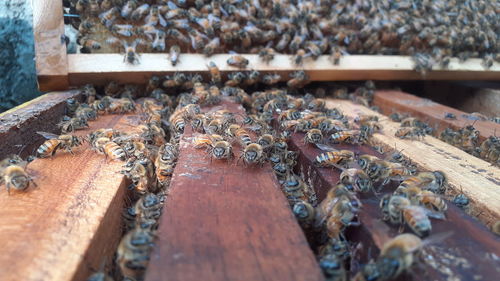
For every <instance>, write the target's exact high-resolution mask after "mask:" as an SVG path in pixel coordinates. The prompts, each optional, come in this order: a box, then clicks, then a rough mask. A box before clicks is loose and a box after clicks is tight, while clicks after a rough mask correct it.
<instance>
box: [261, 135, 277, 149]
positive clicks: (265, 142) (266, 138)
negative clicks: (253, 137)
mask: <svg viewBox="0 0 500 281" xmlns="http://www.w3.org/2000/svg"><path fill="white" fill-rule="evenodd" d="M257 144H259V145H260V146H262V149H264V150H266V149H268V148H271V147H272V146H273V145H274V137H273V135H271V134H263V135H261V136H260V137H259V138H258V139H257Z"/></svg>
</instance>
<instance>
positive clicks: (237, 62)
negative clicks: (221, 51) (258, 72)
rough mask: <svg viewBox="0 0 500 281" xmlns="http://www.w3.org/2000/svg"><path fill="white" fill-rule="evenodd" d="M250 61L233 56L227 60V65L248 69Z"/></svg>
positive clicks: (239, 56)
mask: <svg viewBox="0 0 500 281" xmlns="http://www.w3.org/2000/svg"><path fill="white" fill-rule="evenodd" d="M248 63H249V61H248V60H247V59H246V58H245V57H243V56H241V55H232V56H231V57H230V58H229V59H227V64H228V65H230V66H234V67H238V68H246V67H247V65H248Z"/></svg>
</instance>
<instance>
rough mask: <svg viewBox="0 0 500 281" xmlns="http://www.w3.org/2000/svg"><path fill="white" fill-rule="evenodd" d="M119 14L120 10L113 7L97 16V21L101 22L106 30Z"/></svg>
mask: <svg viewBox="0 0 500 281" xmlns="http://www.w3.org/2000/svg"><path fill="white" fill-rule="evenodd" d="M119 13H120V10H119V9H118V8H117V7H113V8H111V9H109V10H107V11H105V12H103V13H101V14H100V15H99V19H100V20H101V23H102V25H104V26H106V27H107V28H109V27H111V26H112V25H113V22H114V21H115V20H116V18H117V17H118V15H119Z"/></svg>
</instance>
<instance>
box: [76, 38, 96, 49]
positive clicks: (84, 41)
mask: <svg viewBox="0 0 500 281" xmlns="http://www.w3.org/2000/svg"><path fill="white" fill-rule="evenodd" d="M79 42H80V45H82V47H84V48H86V49H92V50H99V49H101V43H99V42H97V41H95V40H92V39H90V38H87V37H82V38H80V40H79Z"/></svg>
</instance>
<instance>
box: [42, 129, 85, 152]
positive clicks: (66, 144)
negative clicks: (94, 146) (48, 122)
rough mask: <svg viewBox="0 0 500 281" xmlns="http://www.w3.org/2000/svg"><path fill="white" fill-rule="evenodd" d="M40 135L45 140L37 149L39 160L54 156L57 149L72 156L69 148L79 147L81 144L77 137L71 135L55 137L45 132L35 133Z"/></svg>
mask: <svg viewBox="0 0 500 281" xmlns="http://www.w3.org/2000/svg"><path fill="white" fill-rule="evenodd" d="M37 133H38V134H39V135H42V136H43V137H44V138H46V139H47V140H46V141H45V142H44V143H43V144H42V145H40V147H38V149H37V151H36V152H37V156H38V157H40V158H47V157H50V156H54V154H55V153H56V151H57V150H58V149H64V150H66V151H67V152H69V153H71V154H74V153H73V151H72V150H71V148H73V147H77V146H80V145H81V144H82V141H83V140H82V139H80V138H79V137H77V136H72V135H59V136H58V135H55V134H51V133H46V132H37Z"/></svg>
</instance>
